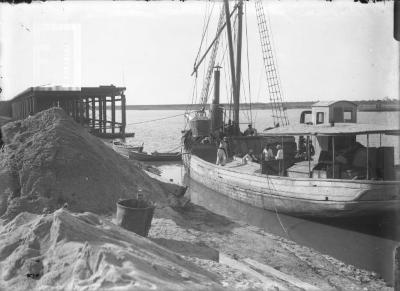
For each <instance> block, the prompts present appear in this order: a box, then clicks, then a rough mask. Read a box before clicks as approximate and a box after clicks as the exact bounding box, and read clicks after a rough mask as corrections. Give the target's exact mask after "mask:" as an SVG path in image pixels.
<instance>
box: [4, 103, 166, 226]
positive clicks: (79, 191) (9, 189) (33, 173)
mask: <svg viewBox="0 0 400 291" xmlns="http://www.w3.org/2000/svg"><path fill="white" fill-rule="evenodd" d="M2 131H3V140H4V142H5V147H4V151H3V152H2V153H0V215H3V218H6V219H11V218H13V217H15V216H16V215H17V214H18V213H20V212H22V211H27V212H31V213H42V212H43V211H44V212H47V211H52V210H54V209H57V208H59V207H60V206H61V205H64V204H65V203H68V205H69V209H71V210H73V211H78V212H82V211H90V212H95V213H111V212H112V211H115V202H116V201H117V200H118V198H124V197H132V195H134V194H136V193H137V188H138V187H140V188H142V189H143V192H144V194H145V195H146V194H147V195H148V196H149V198H150V199H152V200H155V201H158V202H159V204H162V203H166V200H165V199H164V197H163V194H162V193H163V189H162V188H160V185H159V184H158V183H154V180H153V179H152V178H150V177H148V176H147V175H146V174H145V173H144V172H143V171H142V170H141V169H140V168H139V167H138V166H137V165H136V164H135V163H132V162H130V161H128V160H126V159H124V158H122V157H120V156H119V155H118V154H116V153H115V152H114V151H113V150H112V149H110V148H109V147H107V146H105V145H104V143H103V142H102V141H101V140H99V139H98V138H96V137H94V136H92V135H91V134H89V133H88V132H87V131H86V130H85V129H84V128H83V127H82V126H80V125H79V124H77V123H76V122H75V121H73V120H72V118H70V117H69V116H67V115H66V114H65V112H64V111H63V110H62V109H59V108H52V109H49V110H46V111H43V112H40V113H38V114H36V115H35V116H33V117H29V118H27V119H25V120H20V121H16V122H12V123H9V124H7V125H5V126H4V127H3V128H2Z"/></svg>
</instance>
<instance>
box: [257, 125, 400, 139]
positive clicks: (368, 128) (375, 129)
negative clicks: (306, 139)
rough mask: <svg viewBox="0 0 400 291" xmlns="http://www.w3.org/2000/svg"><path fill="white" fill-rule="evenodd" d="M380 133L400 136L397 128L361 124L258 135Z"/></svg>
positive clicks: (284, 128) (301, 127) (287, 128)
mask: <svg viewBox="0 0 400 291" xmlns="http://www.w3.org/2000/svg"><path fill="white" fill-rule="evenodd" d="M374 133H382V134H388V135H400V128H399V127H398V126H390V125H389V126H388V125H379V124H362V123H335V124H334V125H333V126H331V125H330V124H318V125H308V124H294V125H288V126H282V127H275V128H273V129H269V130H265V131H263V132H262V133H260V135H264V136H288V135H318V136H322V135H325V136H335V135H360V134H374Z"/></svg>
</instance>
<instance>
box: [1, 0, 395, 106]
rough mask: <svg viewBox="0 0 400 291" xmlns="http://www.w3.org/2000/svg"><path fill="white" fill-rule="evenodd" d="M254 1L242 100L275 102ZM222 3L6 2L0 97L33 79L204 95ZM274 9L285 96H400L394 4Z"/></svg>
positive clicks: (185, 97) (132, 95)
mask: <svg viewBox="0 0 400 291" xmlns="http://www.w3.org/2000/svg"><path fill="white" fill-rule="evenodd" d="M245 3H246V9H245V10H246V12H247V13H246V17H245V18H244V35H243V40H244V42H243V47H244V48H243V58H242V60H243V61H242V69H243V85H242V90H243V92H242V96H243V97H242V100H244V101H249V100H251V101H252V102H268V101H269V97H268V93H267V90H266V80H265V72H264V68H263V61H262V55H261V48H260V41H259V36H258V29H257V23H256V16H255V10H254V3H253V2H252V1H250V2H246V1H245ZM231 4H233V3H231ZM220 5H221V3H220V2H217V3H213V2H206V1H204V2H203V1H185V2H180V1H173V2H172V1H162V2H152V1H150V2H144V1H141V2H105V1H104V2H84V1H83V2H79V1H74V2H51V3H50V2H39V3H34V4H31V5H28V4H22V5H9V4H2V5H0V44H1V50H0V65H1V67H0V70H1V77H2V79H1V86H2V88H3V92H2V93H1V95H0V99H1V100H7V99H11V98H12V97H14V96H15V95H16V94H18V93H19V92H22V91H23V90H25V89H26V88H28V87H31V86H56V85H60V86H99V85H110V84H114V85H116V86H125V87H126V88H127V89H126V96H127V103H128V104H181V103H191V102H192V101H193V100H194V101H196V100H198V98H199V95H200V92H201V87H202V82H203V77H204V68H203V67H201V68H200V69H199V73H198V75H197V78H195V77H194V76H191V73H192V70H193V64H194V61H195V58H196V55H197V53H198V50H199V47H200V42H201V36H202V32H203V28H204V23H205V21H204V19H205V18H206V19H207V17H208V16H209V15H211V19H212V20H211V21H210V24H209V29H208V30H207V33H206V36H205V40H204V41H203V44H202V51H204V50H205V48H206V47H207V45H206V43H209V42H210V41H211V40H212V39H213V37H214V36H215V32H216V23H217V19H218V14H219V10H220ZM264 10H265V11H266V13H267V18H268V20H269V22H270V26H269V28H270V30H271V32H272V34H273V40H274V51H275V58H276V61H277V64H278V70H279V75H280V79H281V85H282V90H283V94H284V100H285V101H317V100H339V99H346V100H371V99H382V98H384V97H389V98H399V52H400V51H399V45H398V43H396V41H395V40H394V39H393V36H392V35H393V2H386V3H383V2H380V3H375V4H369V5H363V4H360V3H354V2H353V1H333V2H326V1H312V0H310V1H273V0H272V1H268V2H264ZM246 27H247V33H246ZM225 34H226V32H225V31H224V33H223V34H222V38H221V43H220V47H221V49H220V52H219V54H218V56H217V63H218V64H220V65H221V66H222V72H221V78H222V84H221V98H222V101H226V100H228V99H229V96H230V95H229V90H227V88H228V87H227V85H225V80H226V79H228V75H227V72H229V66H228V64H227V63H226V60H227V55H226V54H224V50H225V47H226V35H225ZM247 47H248V48H249V49H248V51H247ZM200 54H202V53H200ZM247 56H248V58H247ZM223 60H225V62H224V61H223ZM247 60H249V61H247ZM207 63H208V59H206V61H205V62H204V64H205V65H207ZM248 81H250V86H249V85H248Z"/></svg>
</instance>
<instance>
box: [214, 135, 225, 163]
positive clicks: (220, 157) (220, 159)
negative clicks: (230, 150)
mask: <svg viewBox="0 0 400 291" xmlns="http://www.w3.org/2000/svg"><path fill="white" fill-rule="evenodd" d="M226 158H227V144H226V142H225V141H224V140H221V142H220V143H219V147H218V150H217V162H216V164H217V165H221V166H225V164H226Z"/></svg>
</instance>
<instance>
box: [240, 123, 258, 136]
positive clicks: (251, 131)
mask: <svg viewBox="0 0 400 291" xmlns="http://www.w3.org/2000/svg"><path fill="white" fill-rule="evenodd" d="M256 133H257V132H256V130H255V129H254V128H253V126H252V125H251V124H249V126H248V128H247V129H246V130H245V131H244V133H243V134H244V135H245V136H249V135H250V136H253V135H256Z"/></svg>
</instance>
